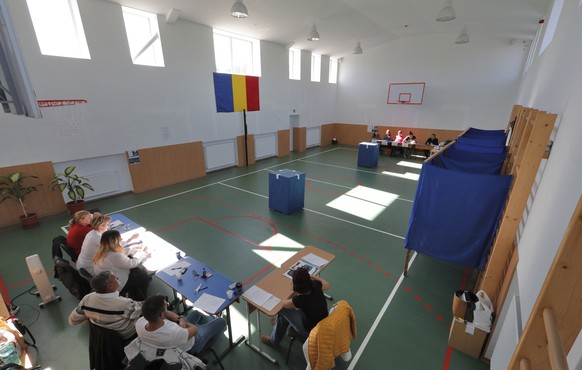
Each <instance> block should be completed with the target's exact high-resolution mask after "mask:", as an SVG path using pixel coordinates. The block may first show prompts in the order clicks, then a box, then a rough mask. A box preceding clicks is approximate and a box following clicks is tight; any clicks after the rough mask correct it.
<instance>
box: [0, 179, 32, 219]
mask: <svg viewBox="0 0 582 370" xmlns="http://www.w3.org/2000/svg"><path fill="white" fill-rule="evenodd" d="M29 178H30V179H38V176H22V174H21V173H20V172H15V173H13V174H12V175H10V176H2V177H0V196H1V197H2V199H0V203H2V202H4V201H5V200H6V199H14V200H15V201H17V202H18V204H20V207H21V208H22V213H23V215H22V216H20V222H21V223H22V227H23V228H25V229H28V228H31V227H35V226H38V217H37V216H36V213H32V212H27V211H26V208H25V207H24V199H25V198H26V196H27V195H28V194H30V193H32V192H33V191H37V190H38V188H39V186H42V184H36V185H25V184H24V182H25V180H26V179H29Z"/></svg>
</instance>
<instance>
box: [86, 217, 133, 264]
mask: <svg viewBox="0 0 582 370" xmlns="http://www.w3.org/2000/svg"><path fill="white" fill-rule="evenodd" d="M110 222H111V217H109V216H107V215H99V216H95V217H93V219H92V220H91V227H92V228H93V230H91V231H89V233H88V234H87V235H86V236H85V240H83V246H82V247H81V253H80V254H79V258H78V259H77V269H81V268H84V269H85V270H87V272H88V273H89V274H91V275H93V257H95V253H97V249H99V243H100V242H101V235H102V234H103V233H104V232H106V231H107V230H108V229H109V223H110ZM137 237H139V234H138V233H135V234H133V235H132V236H131V237H130V238H129V239H128V240H127V241H126V242H123V241H122V242H121V245H122V246H125V244H126V243H129V242H131V241H132V240H133V239H135V238H137Z"/></svg>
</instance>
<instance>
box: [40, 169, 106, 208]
mask: <svg viewBox="0 0 582 370" xmlns="http://www.w3.org/2000/svg"><path fill="white" fill-rule="evenodd" d="M73 171H75V166H69V167H67V168H65V172H63V173H57V174H56V175H55V177H54V178H53V179H52V180H51V182H50V183H49V186H50V187H51V190H56V189H59V191H60V192H63V191H64V190H65V189H67V195H68V196H69V198H70V199H71V201H72V202H73V203H77V202H79V201H81V200H83V199H85V189H89V190H91V191H95V190H94V189H93V187H92V186H91V184H89V183H88V182H87V181H88V180H89V179H87V178H86V177H82V176H77V175H76V174H74V173H73Z"/></svg>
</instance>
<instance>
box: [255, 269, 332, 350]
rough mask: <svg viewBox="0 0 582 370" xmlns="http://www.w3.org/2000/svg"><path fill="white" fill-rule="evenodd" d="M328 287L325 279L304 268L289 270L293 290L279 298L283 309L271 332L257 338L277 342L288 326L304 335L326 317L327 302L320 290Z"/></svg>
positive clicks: (306, 335) (268, 342)
mask: <svg viewBox="0 0 582 370" xmlns="http://www.w3.org/2000/svg"><path fill="white" fill-rule="evenodd" d="M329 287H330V285H329V283H328V282H327V281H325V280H323V279H322V278H320V277H318V276H310V275H309V272H307V270H306V269H303V268H298V269H297V270H295V271H293V291H292V292H291V293H289V295H287V298H286V299H284V300H283V302H282V303H283V308H282V309H281V311H279V313H278V314H277V321H276V322H275V326H273V330H272V332H271V335H270V336H267V335H263V336H261V341H262V342H263V343H265V344H268V345H278V344H279V342H281V339H283V337H284V335H285V332H286V331H287V328H288V327H289V325H291V326H292V327H293V329H295V331H296V332H297V333H299V334H300V335H302V336H304V337H308V336H309V332H310V331H311V329H313V328H314V327H315V325H317V324H318V323H319V322H320V321H321V320H323V319H325V318H326V317H327V301H326V298H325V295H324V294H323V291H324V290H327V289H329ZM302 312H303V315H302ZM303 316H305V323H304V322H303V320H302V319H303Z"/></svg>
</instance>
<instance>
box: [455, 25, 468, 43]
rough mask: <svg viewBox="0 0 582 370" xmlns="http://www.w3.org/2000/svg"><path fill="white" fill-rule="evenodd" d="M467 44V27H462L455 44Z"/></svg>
mask: <svg viewBox="0 0 582 370" xmlns="http://www.w3.org/2000/svg"><path fill="white" fill-rule="evenodd" d="M468 43H469V34H468V33H467V26H465V27H463V30H462V31H461V34H460V35H459V36H457V39H456V40H455V44H468Z"/></svg>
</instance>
